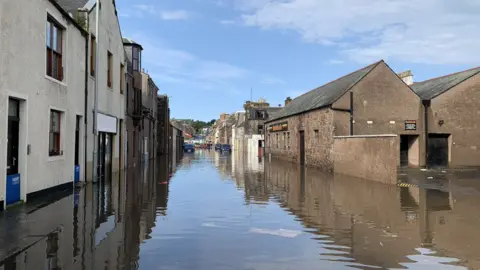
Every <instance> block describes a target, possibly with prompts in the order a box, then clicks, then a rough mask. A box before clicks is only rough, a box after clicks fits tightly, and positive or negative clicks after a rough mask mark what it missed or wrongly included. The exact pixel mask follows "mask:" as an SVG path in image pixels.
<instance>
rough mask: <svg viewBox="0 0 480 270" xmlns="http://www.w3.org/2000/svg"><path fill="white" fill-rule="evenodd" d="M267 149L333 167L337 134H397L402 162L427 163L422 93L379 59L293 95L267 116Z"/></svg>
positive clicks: (299, 160) (305, 162) (310, 163)
mask: <svg viewBox="0 0 480 270" xmlns="http://www.w3.org/2000/svg"><path fill="white" fill-rule="evenodd" d="M267 123H268V124H267V132H266V133H267V138H266V141H267V142H266V148H267V150H266V151H267V153H269V154H271V155H272V156H275V157H278V158H280V159H285V160H289V161H293V162H295V163H300V164H302V165H307V166H315V167H319V168H322V169H324V170H326V171H333V160H332V149H333V148H332V147H333V139H334V136H342V135H376V134H396V135H398V136H400V140H401V143H400V146H399V149H398V154H399V157H400V158H399V161H400V164H398V165H399V166H400V165H404V166H409V165H410V166H423V165H424V164H425V160H424V155H423V153H424V151H425V150H424V148H425V145H424V139H423V137H422V136H423V132H422V130H423V110H422V105H421V100H420V97H419V96H418V95H417V94H416V93H415V92H413V91H412V89H411V88H410V87H409V86H408V85H407V84H406V83H405V82H404V81H403V80H402V79H401V78H400V77H399V76H398V75H397V74H395V73H394V72H393V71H392V70H391V69H390V67H388V65H387V64H386V63H385V62H383V61H380V62H377V63H374V64H372V65H370V66H367V67H364V68H362V69H360V70H357V71H355V72H353V73H351V74H348V75H346V76H344V77H341V78H339V79H337V80H335V81H333V82H330V83H328V84H326V85H324V86H321V87H319V88H317V89H314V90H312V91H310V92H308V93H306V94H304V95H302V96H300V97H297V98H295V99H293V100H292V101H291V102H290V103H289V104H288V105H287V106H285V108H284V109H282V110H281V111H279V112H277V113H276V114H275V115H274V116H273V118H272V119H269V120H267Z"/></svg>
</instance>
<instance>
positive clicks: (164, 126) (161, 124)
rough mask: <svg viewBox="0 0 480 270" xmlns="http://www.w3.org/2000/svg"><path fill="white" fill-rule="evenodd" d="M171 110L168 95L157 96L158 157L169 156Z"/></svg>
mask: <svg viewBox="0 0 480 270" xmlns="http://www.w3.org/2000/svg"><path fill="white" fill-rule="evenodd" d="M169 137H170V108H169V102H168V96H167V95H158V96H157V156H166V155H168V142H169Z"/></svg>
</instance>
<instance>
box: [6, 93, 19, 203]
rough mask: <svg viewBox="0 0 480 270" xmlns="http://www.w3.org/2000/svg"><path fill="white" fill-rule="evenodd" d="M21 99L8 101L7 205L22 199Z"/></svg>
mask: <svg viewBox="0 0 480 270" xmlns="http://www.w3.org/2000/svg"><path fill="white" fill-rule="evenodd" d="M19 131H20V101H18V100H16V99H9V101H8V131H7V133H8V135H7V140H8V141H7V183H6V188H7V189H6V197H7V198H6V202H7V205H9V204H12V203H16V202H18V201H20V174H19V173H18V147H19V140H18V138H19V135H20V132H19Z"/></svg>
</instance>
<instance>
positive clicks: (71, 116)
mask: <svg viewBox="0 0 480 270" xmlns="http://www.w3.org/2000/svg"><path fill="white" fill-rule="evenodd" d="M47 14H50V15H51V16H53V17H54V18H55V19H56V20H57V21H58V22H59V23H60V24H62V26H64V27H65V29H66V30H65V33H64V36H63V57H64V62H63V66H64V80H63V82H58V81H56V80H54V79H51V78H49V77H47V76H46V22H47ZM0 33H1V38H0V48H1V49H0V59H1V63H2V64H1V65H0V149H2V151H0V152H1V154H0V172H2V173H3V175H2V176H0V200H4V198H5V180H6V177H5V175H6V155H7V153H6V151H5V149H6V146H7V139H6V136H7V123H8V121H7V104H8V98H9V96H11V97H16V98H20V99H22V100H23V101H22V103H23V104H22V108H21V111H22V112H21V120H20V121H21V122H20V126H21V128H20V132H21V133H23V134H21V135H20V149H19V150H20V153H19V159H20V168H19V169H20V173H21V181H22V183H21V185H22V199H24V200H25V199H26V194H27V193H31V192H35V191H39V190H43V189H46V188H50V187H54V186H57V185H60V184H64V183H67V182H73V177H74V167H73V166H74V151H75V141H74V140H75V124H76V116H77V115H83V112H84V93H85V87H84V86H85V83H84V82H85V73H84V72H85V42H86V39H85V38H84V37H83V36H82V35H81V32H80V31H79V30H78V29H77V28H75V26H74V25H73V24H71V23H70V22H69V21H67V20H66V19H65V18H64V17H63V16H62V14H61V13H60V12H59V11H58V10H57V9H56V8H55V7H54V6H53V5H52V4H51V3H50V2H49V1H48V0H35V1H0ZM51 108H54V109H58V110H61V111H63V112H64V114H63V117H62V124H61V132H62V133H61V144H62V150H63V155H62V156H59V157H49V154H48V147H49V126H50V109H51ZM82 122H83V120H82ZM81 133H82V134H80V137H81V138H83V126H82V132H81ZM28 144H30V146H31V153H30V154H29V155H27V152H26V149H27V145H28ZM83 149H84V145H83V143H82V142H81V143H80V161H83V160H84V158H83ZM83 167H84V164H81V171H82V175H81V178H82V177H83Z"/></svg>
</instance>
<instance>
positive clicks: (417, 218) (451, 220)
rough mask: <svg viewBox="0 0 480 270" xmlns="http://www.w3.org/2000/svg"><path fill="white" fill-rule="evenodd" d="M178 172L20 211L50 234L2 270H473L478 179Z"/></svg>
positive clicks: (444, 174)
mask: <svg viewBox="0 0 480 270" xmlns="http://www.w3.org/2000/svg"><path fill="white" fill-rule="evenodd" d="M175 165H177V166H176V167H175ZM175 165H174V166H172V163H169V162H168V161H167V160H158V161H156V162H153V163H151V164H149V165H146V166H145V167H142V168H138V169H136V170H130V171H127V172H124V173H122V174H120V175H116V176H114V177H113V179H111V180H109V181H105V183H102V184H97V185H87V186H85V187H83V188H81V189H78V190H76V191H75V193H74V194H70V195H68V196H64V197H63V198H60V199H57V200H55V201H53V202H50V203H49V204H48V205H46V206H42V207H41V208H40V209H38V210H36V211H33V212H29V213H28V215H26V216H25V217H23V222H22V225H19V226H24V227H25V228H27V229H28V228H30V227H28V226H35V224H36V223H37V224H42V226H43V227H45V230H47V228H52V230H51V231H50V232H49V233H45V235H44V237H39V240H38V241H36V242H35V243H34V244H33V245H31V246H29V247H28V248H25V249H23V250H21V251H20V252H17V253H16V254H13V255H11V256H9V257H8V258H6V259H5V260H3V262H1V263H0V265H1V266H0V269H4V270H7V269H209V270H210V269H275V270H277V269H352V268H353V269H385V268H388V269H480V211H479V210H478V209H479V208H480V174H479V173H478V171H476V170H443V171H442V170H436V171H420V170H414V169H410V170H408V169H405V170H401V171H400V172H399V181H401V182H402V183H403V184H399V185H398V186H389V185H384V184H380V183H377V182H372V181H365V180H360V179H356V178H352V177H346V176H340V175H335V176H333V175H329V174H325V173H322V172H321V171H318V170H316V169H311V168H303V169H301V168H300V167H299V166H298V165H295V164H291V163H286V162H282V161H277V160H271V161H267V160H260V159H259V158H258V157H256V156H249V155H246V154H241V153H238V152H236V153H232V154H220V153H217V152H215V151H197V152H196V153H194V154H185V156H184V157H183V160H181V161H180V162H179V163H178V164H175ZM18 230H19V231H20V229H18ZM30 236H32V235H30ZM17 238H18V237H17ZM0 239H7V238H5V237H3V238H0Z"/></svg>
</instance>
